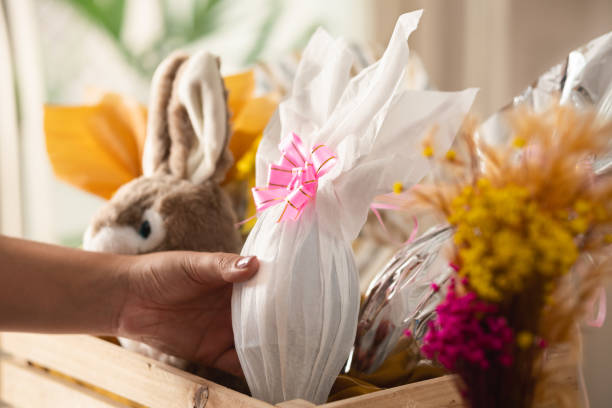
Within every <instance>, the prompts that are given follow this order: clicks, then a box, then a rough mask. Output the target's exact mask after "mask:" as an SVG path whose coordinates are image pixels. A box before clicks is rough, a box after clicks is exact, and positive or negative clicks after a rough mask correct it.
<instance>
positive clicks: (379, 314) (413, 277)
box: [349, 225, 452, 373]
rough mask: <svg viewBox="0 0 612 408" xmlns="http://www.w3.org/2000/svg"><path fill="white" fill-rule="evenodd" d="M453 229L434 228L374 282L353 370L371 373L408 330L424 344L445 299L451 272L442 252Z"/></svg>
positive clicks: (364, 308)
mask: <svg viewBox="0 0 612 408" xmlns="http://www.w3.org/2000/svg"><path fill="white" fill-rule="evenodd" d="M451 236H452V229H451V227H450V226H445V225H439V226H436V227H433V228H432V229H430V230H429V231H428V232H426V233H425V234H423V235H422V236H421V237H420V238H418V239H416V240H415V241H414V242H412V243H410V244H408V245H406V246H404V247H403V248H401V249H400V250H399V251H398V252H397V253H396V254H395V255H394V256H393V258H391V260H390V261H389V263H388V264H387V266H386V267H385V268H384V269H383V270H382V271H381V272H380V273H379V274H378V275H377V276H376V277H375V278H374V279H373V280H372V282H371V283H370V286H369V287H368V290H367V292H366V294H365V299H364V301H363V304H362V306H361V310H360V312H359V323H358V325H357V337H356V340H355V347H354V350H353V353H352V358H351V364H349V366H350V367H352V368H354V369H355V370H357V371H359V372H364V373H371V372H373V371H375V370H376V369H378V367H380V365H381V364H382V363H383V362H384V361H385V359H386V358H387V356H388V355H389V354H390V353H391V352H392V351H393V349H394V348H395V346H396V344H397V342H398V341H399V339H400V337H401V336H402V335H403V334H404V332H405V331H406V330H410V332H411V336H412V337H413V338H414V339H415V340H416V341H417V343H419V342H420V340H421V338H422V336H423V335H424V334H425V329H426V327H425V326H426V325H425V322H427V321H428V320H429V319H430V318H431V316H433V315H434V314H435V308H436V306H437V304H438V303H439V302H440V300H441V293H440V288H441V287H442V286H444V284H445V282H446V281H447V279H448V277H449V276H450V274H451V268H450V266H449V265H448V261H447V260H445V257H444V256H443V255H441V254H440V252H441V250H442V248H443V246H444V244H445V243H447V242H448V241H449V240H450V237H451Z"/></svg>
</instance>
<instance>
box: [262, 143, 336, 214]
mask: <svg viewBox="0 0 612 408" xmlns="http://www.w3.org/2000/svg"><path fill="white" fill-rule="evenodd" d="M278 148H279V150H280V152H281V159H280V160H279V162H278V163H275V164H271V165H270V168H269V169H268V185H267V187H264V188H260V187H255V188H254V189H253V191H252V192H253V199H254V200H255V207H256V208H257V210H258V211H262V210H265V209H266V208H269V207H272V206H274V205H276V204H280V203H283V202H284V203H285V207H284V209H283V212H282V214H281V216H280V217H279V219H278V222H280V221H282V220H283V219H287V218H292V219H294V220H296V219H298V218H299V217H300V215H301V213H302V210H303V209H304V207H306V205H308V203H309V202H310V201H313V200H314V199H315V197H316V195H317V188H318V185H319V178H320V177H322V176H324V175H325V174H327V173H328V172H329V171H330V170H331V168H332V167H333V166H334V165H335V163H336V160H337V159H336V156H334V154H333V152H332V151H331V149H329V148H328V147H327V146H325V145H317V146H315V147H314V148H313V149H312V151H311V152H310V154H308V150H307V149H306V148H305V147H304V143H303V142H302V139H300V137H299V136H298V135H297V134H295V133H294V132H291V134H290V135H289V137H286V138H284V139H283V140H282V141H281V142H280V143H279V145H278Z"/></svg>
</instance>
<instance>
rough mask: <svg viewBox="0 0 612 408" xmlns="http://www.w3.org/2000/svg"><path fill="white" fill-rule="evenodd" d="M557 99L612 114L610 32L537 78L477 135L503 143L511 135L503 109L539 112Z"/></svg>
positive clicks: (484, 125) (563, 102)
mask: <svg viewBox="0 0 612 408" xmlns="http://www.w3.org/2000/svg"><path fill="white" fill-rule="evenodd" d="M556 99H559V102H560V103H562V104H566V103H569V104H571V105H573V106H574V107H576V108H578V109H581V108H585V107H589V108H595V109H597V110H598V111H599V112H600V115H602V116H605V117H610V116H611V115H612V32H609V33H607V34H604V35H602V36H600V37H597V38H595V39H594V40H592V41H590V42H589V43H588V44H586V45H584V46H582V47H580V48H578V49H576V50H574V51H572V52H570V53H569V55H568V56H567V58H566V60H565V61H564V62H562V63H560V64H558V65H555V66H554V67H552V68H550V69H549V70H548V71H546V72H545V73H543V74H542V75H540V77H539V78H538V79H537V80H536V81H535V82H534V83H533V85H531V86H529V87H527V88H526V89H525V90H523V92H521V93H520V94H519V95H517V96H515V97H514V99H513V100H512V102H511V103H510V104H508V106H506V107H505V108H504V109H501V110H500V111H499V112H497V113H495V114H493V115H492V116H491V117H489V119H488V120H487V121H486V122H485V123H484V124H483V125H482V126H481V128H480V130H479V133H480V134H481V135H482V137H484V138H485V140H486V141H487V142H488V143H505V142H506V141H507V138H508V137H509V136H510V129H509V127H508V124H507V123H506V121H505V120H504V114H505V112H506V110H508V109H510V108H513V107H517V106H527V107H529V108H531V109H534V110H535V111H536V112H541V111H543V110H544V109H546V108H547V107H549V105H550V104H551V103H552V102H554V101H555V100H556ZM610 159H612V156H611V157H610ZM610 159H608V160H607V161H606V163H608V162H610ZM603 164H604V163H599V164H597V165H596V166H597V167H601V165H603Z"/></svg>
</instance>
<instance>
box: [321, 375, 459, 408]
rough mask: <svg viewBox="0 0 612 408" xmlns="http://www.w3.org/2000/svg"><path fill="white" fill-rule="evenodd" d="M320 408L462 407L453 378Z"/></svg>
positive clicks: (333, 403) (396, 388)
mask: <svg viewBox="0 0 612 408" xmlns="http://www.w3.org/2000/svg"><path fill="white" fill-rule="evenodd" d="M320 407H321V408H364V407H368V408H369V407H376V408H396V407H402V408H442V407H444V408H459V407H465V405H464V404H463V402H462V400H461V396H460V395H459V392H458V391H457V389H456V388H455V383H454V378H453V377H452V376H444V377H440V378H434V379H433V380H426V381H419V382H416V383H413V384H408V385H403V386H401V387H395V388H391V389H388V390H383V391H378V392H374V393H371V394H366V395H362V396H359V397H354V398H349V399H346V400H341V401H336V402H331V403H329V404H324V405H320Z"/></svg>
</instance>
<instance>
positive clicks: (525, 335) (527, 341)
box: [516, 331, 533, 350]
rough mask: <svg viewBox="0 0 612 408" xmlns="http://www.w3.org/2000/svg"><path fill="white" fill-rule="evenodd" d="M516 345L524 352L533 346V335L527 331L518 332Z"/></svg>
mask: <svg viewBox="0 0 612 408" xmlns="http://www.w3.org/2000/svg"><path fill="white" fill-rule="evenodd" d="M516 344H517V345H518V346H519V348H521V349H523V350H525V349H527V348H529V347H531V346H532V345H533V334H531V333H530V332H528V331H522V332H519V333H518V334H517V335H516Z"/></svg>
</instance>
